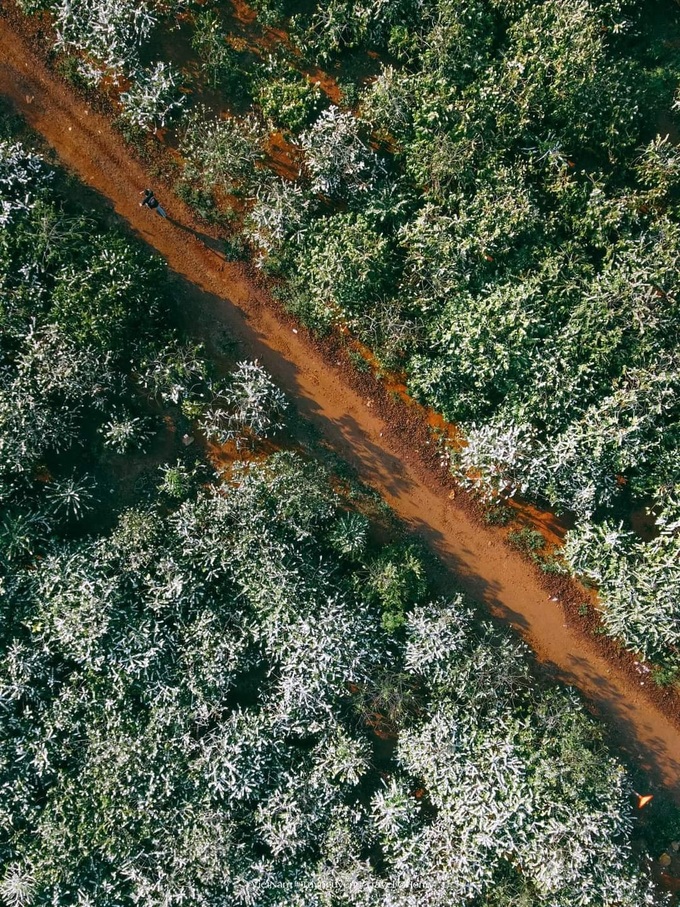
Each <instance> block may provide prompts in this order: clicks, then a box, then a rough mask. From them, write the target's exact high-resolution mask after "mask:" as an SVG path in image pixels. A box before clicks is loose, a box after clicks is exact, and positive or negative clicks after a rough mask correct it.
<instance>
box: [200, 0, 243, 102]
mask: <svg viewBox="0 0 680 907" xmlns="http://www.w3.org/2000/svg"><path fill="white" fill-rule="evenodd" d="M226 38H227V35H226V34H225V32H224V30H223V26H222V23H221V20H220V17H219V16H218V14H217V13H216V12H215V11H214V10H202V11H201V12H199V13H197V15H196V18H195V32H194V35H193V37H192V39H191V46H192V47H193V49H194V50H195V51H196V53H197V54H198V57H199V59H200V61H201V64H202V72H205V73H206V75H207V76H208V79H209V84H210V85H211V87H212V88H219V89H220V90H222V91H224V92H226V93H227V94H228V95H229V96H230V97H233V98H235V99H236V100H237V101H238V102H242V101H244V100H245V99H246V98H247V97H248V82H247V72H246V70H245V69H244V67H243V65H242V61H241V55H240V54H239V53H238V51H236V50H235V49H234V48H233V47H230V45H229V44H228V43H227V41H226Z"/></svg>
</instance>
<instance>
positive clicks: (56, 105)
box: [0, 11, 680, 803]
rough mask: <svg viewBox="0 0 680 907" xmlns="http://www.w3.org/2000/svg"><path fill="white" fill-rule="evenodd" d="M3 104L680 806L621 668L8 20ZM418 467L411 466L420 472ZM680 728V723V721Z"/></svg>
mask: <svg viewBox="0 0 680 907" xmlns="http://www.w3.org/2000/svg"><path fill="white" fill-rule="evenodd" d="M0 93H2V94H3V95H5V96H6V97H7V98H8V99H9V100H10V101H11V102H12V103H13V104H14V106H15V107H16V108H17V110H18V112H19V113H21V115H22V116H24V117H25V119H26V120H27V121H28V123H29V125H30V126H31V127H32V128H33V129H35V130H36V131H37V132H40V133H41V134H42V135H43V136H44V138H45V139H46V141H47V142H48V143H49V144H50V145H51V146H52V147H53V148H54V149H55V150H56V151H57V153H58V156H59V158H60V159H61V161H63V163H64V164H65V165H67V166H68V167H69V168H70V169H71V170H72V171H73V172H74V173H75V174H76V175H77V176H78V177H79V178H80V179H81V180H82V181H83V182H84V183H85V184H86V185H88V186H90V187H91V188H92V189H94V190H95V191H96V192H97V193H99V195H100V196H101V200H102V203H103V204H109V205H111V204H112V205H113V208H114V209H115V212H116V214H117V215H118V217H120V218H121V219H122V220H124V221H125V222H126V224H127V225H128V226H129V227H130V228H131V229H132V230H133V231H134V232H135V233H136V234H137V235H138V236H139V237H141V238H142V239H143V240H144V241H145V242H146V243H147V244H148V245H149V246H151V247H152V248H154V249H155V250H157V252H158V253H159V254H160V255H162V256H163V258H164V259H165V260H166V261H167V262H168V265H169V267H170V269H171V271H173V272H174V273H175V274H176V275H178V279H180V280H182V282H183V284H182V288H183V298H184V290H186V300H187V306H188V307H190V311H187V318H186V320H187V324H188V327H189V328H190V329H191V330H192V332H193V333H194V334H195V335H196V336H197V337H203V338H205V339H206V340H207V341H208V342H209V343H211V344H212V345H213V346H217V347H218V348H219V337H220V335H221V334H222V333H227V334H228V335H229V336H231V337H234V338H235V339H236V340H237V341H238V342H239V343H240V344H241V348H242V350H243V351H244V353H247V355H249V356H253V357H257V358H258V359H259V360H260V361H261V362H262V363H263V365H264V366H265V367H266V368H267V369H268V370H269V371H270V372H271V374H272V375H273V376H274V378H275V379H276V381H277V382H278V383H279V384H280V385H281V386H282V387H283V389H284V390H285V391H286V393H287V394H288V395H289V396H290V397H291V398H292V399H293V400H294V401H295V403H296V405H297V408H298V411H299V412H300V414H301V416H303V418H305V419H307V420H309V422H310V423H311V424H312V425H313V426H315V427H316V429H317V430H318V431H319V432H320V434H321V435H322V437H323V438H324V440H325V441H326V442H327V443H328V444H330V445H331V446H332V447H333V448H334V449H335V450H336V451H337V453H338V454H339V455H340V456H341V457H343V458H344V459H345V460H347V461H348V462H349V463H351V464H352V465H353V466H354V467H355V468H356V469H357V471H358V473H359V475H360V477H361V479H362V480H363V481H365V482H366V483H367V484H369V485H371V486H372V487H374V488H375V489H376V490H377V491H379V492H380V493H381V495H382V496H383V497H384V498H385V499H386V500H387V502H388V503H389V504H390V505H391V507H392V508H393V509H394V510H395V512H396V513H397V514H398V516H399V517H400V518H401V519H402V520H404V521H405V522H406V523H407V524H408V525H409V526H410V527H411V528H412V529H413V530H415V531H416V532H417V533H418V534H419V535H420V536H421V537H422V538H423V539H424V540H425V541H426V542H427V543H428V544H429V545H430V547H431V548H432V550H433V551H434V552H435V553H436V554H437V555H438V556H439V558H440V559H441V561H442V562H443V564H444V565H445V567H447V568H448V569H450V570H451V571H453V572H454V573H455V575H456V578H457V580H458V581H459V582H460V583H461V584H462V586H463V587H464V588H465V589H466V590H467V591H468V592H469V594H470V595H471V596H472V597H473V598H474V599H475V600H476V601H478V602H480V603H482V604H483V605H484V606H486V608H487V609H488V610H489V611H490V612H491V613H492V614H493V615H494V616H496V617H498V618H501V619H502V620H503V621H505V622H506V623H508V624H510V625H511V626H512V627H513V628H514V629H515V630H516V631H517V632H518V633H519V634H520V635H521V636H522V637H523V638H524V639H525V641H526V642H527V643H528V644H529V645H530V646H531V647H532V648H533V650H534V652H535V653H536V657H537V659H538V660H539V661H540V662H541V663H543V664H544V665H547V666H548V667H549V669H550V673H551V674H552V675H553V676H555V677H557V678H558V679H559V680H560V681H562V682H563V683H566V684H571V685H573V686H575V687H577V688H578V689H579V690H581V692H582V693H583V694H584V695H585V697H586V698H587V699H588V700H589V702H590V703H591V705H592V707H593V709H594V711H595V712H596V713H597V714H599V715H600V716H601V717H602V718H604V719H605V720H606V721H607V722H608V723H609V726H610V728H611V729H612V737H613V739H614V741H615V743H617V744H618V745H619V746H621V747H622V749H623V750H624V751H625V752H626V753H627V754H628V756H629V757H630V758H632V759H633V760H634V761H635V762H636V763H637V764H638V765H639V766H641V767H642V768H643V769H644V770H645V771H646V772H648V774H649V777H650V781H651V784H652V786H653V787H652V789H654V785H659V786H661V787H663V788H665V789H666V790H667V792H668V793H669V794H670V795H671V796H672V797H673V798H674V799H675V800H676V801H677V802H679V803H680V729H679V727H678V722H677V721H676V722H675V723H674V722H673V721H672V720H671V719H670V718H669V717H667V716H666V715H664V714H663V712H662V711H661V710H660V709H659V708H658V707H657V706H656V705H655V704H654V703H653V702H652V701H651V700H650V699H649V698H648V697H646V696H645V691H644V689H641V688H639V687H636V686H635V685H634V684H633V683H632V682H631V680H630V678H629V677H628V676H626V674H625V672H624V671H623V670H621V669H620V668H619V667H617V665H616V664H615V663H612V662H610V661H608V660H607V659H606V658H604V657H603V656H602V655H601V654H600V653H598V651H597V649H596V647H595V645H594V644H593V643H592V642H591V641H590V640H589V639H588V638H586V637H584V636H583V635H582V634H580V633H579V632H578V630H577V629H575V628H573V627H570V626H568V625H567V624H566V622H565V620H566V619H565V617H564V614H563V611H562V609H561V607H560V605H559V603H555V602H553V601H551V600H549V596H548V594H547V592H546V590H545V588H544V587H543V586H542V585H541V584H540V582H539V579H538V578H537V577H536V576H534V575H533V573H532V571H531V570H530V568H529V567H528V566H527V564H526V562H525V561H523V560H522V558H521V557H520V555H519V554H517V553H516V552H514V551H512V550H511V549H509V548H508V547H507V546H506V545H505V544H504V543H503V541H502V535H501V533H500V532H499V531H498V530H494V529H492V528H489V529H487V528H485V527H483V526H481V525H479V524H478V523H476V522H475V521H474V520H473V519H472V518H471V517H470V516H469V515H468V513H467V512H466V510H465V508H464V507H463V506H461V505H460V503H458V502H457V501H455V500H454V501H452V500H450V499H449V498H448V497H447V496H446V494H444V493H442V491H441V489H439V488H435V487H434V485H433V483H428V482H427V479H426V478H424V477H423V476H424V473H423V471H422V470H421V469H419V468H418V464H417V462H416V461H417V459H418V458H417V454H415V453H413V454H407V455H405V454H404V447H405V446H406V447H407V444H406V445H405V439H404V438H403V437H399V436H398V432H396V431H395V430H394V429H393V428H391V427H390V425H388V424H386V422H385V421H384V420H383V419H382V418H381V416H380V414H379V413H376V411H375V409H374V407H373V401H372V400H370V399H367V398H366V397H362V396H361V395H360V394H358V393H357V392H355V391H354V390H353V389H352V388H350V387H349V386H348V385H347V384H346V383H345V382H344V380H343V378H342V376H341V374H340V372H339V371H338V370H336V369H335V368H334V365H333V363H330V362H328V361H324V360H323V359H322V358H321V355H320V354H319V353H318V351H316V350H315V349H314V348H313V346H312V345H311V344H310V343H309V342H308V341H307V339H306V338H305V336H304V332H300V333H299V334H298V333H293V331H292V329H291V327H290V325H288V324H286V323H285V321H284V320H283V319H280V318H279V317H278V316H277V315H276V313H275V312H274V310H273V309H271V308H269V307H268V306H267V303H266V298H265V295H264V293H263V291H262V290H261V289H260V288H258V287H257V285H256V284H254V283H253V282H252V281H250V280H249V279H248V277H247V276H246V275H245V274H244V269H243V267H241V266H239V265H237V264H230V263H227V262H225V261H223V260H222V259H221V258H220V257H219V255H217V254H216V253H215V250H214V249H210V248H209V247H208V245H206V243H208V244H209V243H210V241H211V237H210V236H209V235H207V234H205V233H201V232H200V231H201V229H202V228H197V227H196V225H195V223H194V221H193V220H192V216H191V213H190V212H189V211H188V210H187V209H186V208H185V207H184V206H183V205H182V204H181V203H180V202H179V200H178V199H176V198H173V197H171V196H170V195H169V193H167V192H166V193H162V197H161V202H162V203H163V204H164V205H165V206H166V207H167V208H168V210H169V213H170V217H171V220H168V221H163V220H162V219H161V218H159V217H157V216H156V215H154V214H153V213H152V212H150V211H148V210H146V209H140V208H139V204H138V192H139V190H140V189H142V188H143V187H145V186H146V185H148V182H149V178H148V175H147V174H146V173H145V172H144V170H143V168H142V167H141V165H140V164H139V163H138V162H137V161H136V160H135V159H134V158H133V156H132V155H131V154H130V153H128V151H127V149H126V148H125V147H124V145H123V143H122V141H121V139H120V138H119V136H117V135H116V133H115V132H114V131H113V130H112V128H111V126H110V124H109V122H108V121H107V120H106V119H105V118H104V117H103V116H101V115H100V114H98V113H96V112H95V111H93V110H92V109H90V108H89V107H88V105H87V104H86V103H85V102H83V101H82V100H79V99H77V98H75V97H74V96H73V95H72V94H71V92H70V91H69V90H68V89H67V88H66V87H65V86H64V85H63V84H62V83H61V82H59V81H58V80H56V79H54V78H53V77H52V76H51V75H50V73H49V71H48V70H47V69H46V68H45V67H44V66H43V65H42V63H41V62H40V61H39V60H37V59H36V56H35V54H34V53H32V51H31V50H30V49H29V47H28V46H27V45H26V44H25V43H24V41H23V40H22V39H21V38H20V37H19V36H18V35H17V34H15V33H14V32H13V31H12V29H11V26H10V25H9V23H8V22H7V21H6V20H5V19H3V18H2V15H1V11H0ZM409 461H410V462H409ZM679 718H680V716H679Z"/></svg>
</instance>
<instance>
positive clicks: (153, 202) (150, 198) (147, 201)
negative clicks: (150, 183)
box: [142, 189, 158, 210]
mask: <svg viewBox="0 0 680 907" xmlns="http://www.w3.org/2000/svg"><path fill="white" fill-rule="evenodd" d="M142 204H143V205H146V207H147V208H151V209H152V210H153V209H154V208H157V207H158V199H157V198H156V196H155V195H154V194H153V192H152V191H151V189H145V190H144V201H143V202H142Z"/></svg>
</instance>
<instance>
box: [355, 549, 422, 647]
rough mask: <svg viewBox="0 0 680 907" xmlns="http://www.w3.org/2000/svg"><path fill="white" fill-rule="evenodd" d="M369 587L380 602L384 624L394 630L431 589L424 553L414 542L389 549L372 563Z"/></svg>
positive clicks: (372, 594) (392, 631)
mask: <svg viewBox="0 0 680 907" xmlns="http://www.w3.org/2000/svg"><path fill="white" fill-rule="evenodd" d="M366 588H367V593H368V595H369V597H370V598H371V599H372V600H374V601H376V602H377V603H378V604H379V605H380V608H381V610H382V625H383V627H384V628H385V630H387V631H388V632H390V633H394V632H395V631H396V630H398V629H399V628H400V627H402V626H403V625H404V623H405V620H406V613H407V611H408V610H409V609H410V608H411V607H412V606H413V605H414V604H416V602H418V601H420V600H421V599H422V597H423V595H424V594H425V592H426V590H427V581H426V579H425V567H424V565H423V561H422V559H421V554H420V552H419V551H418V550H417V548H416V547H415V546H414V545H413V544H397V545H392V546H389V547H388V548H385V550H384V551H383V552H381V554H380V556H379V557H377V558H376V559H375V560H373V561H372V562H371V563H370V565H369V568H368V576H367V580H366Z"/></svg>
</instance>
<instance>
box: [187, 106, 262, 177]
mask: <svg viewBox="0 0 680 907" xmlns="http://www.w3.org/2000/svg"><path fill="white" fill-rule="evenodd" d="M263 141H264V130H263V128H262V126H261V124H260V123H259V122H258V120H257V119H256V118H255V117H254V116H253V115H248V116H247V117H245V118H243V119H242V120H237V119H235V118H234V117H226V118H225V119H213V120H209V119H208V118H207V112H206V111H205V109H202V108H198V109H196V110H194V111H193V112H192V113H191V114H190V115H188V116H187V118H186V121H185V125H184V131H183V135H182V142H181V146H180V150H181V152H182V155H183V156H184V158H185V160H186V174H187V176H188V177H189V179H193V180H196V181H198V182H199V183H200V184H201V185H203V186H204V187H205V188H212V187H217V188H219V189H221V190H223V191H225V192H233V191H234V190H236V189H240V190H245V191H247V190H248V189H249V187H250V186H251V185H252V184H253V182H254V179H255V165H256V163H257V162H258V161H260V160H262V158H263V157H264V152H263V150H262V143H263Z"/></svg>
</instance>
